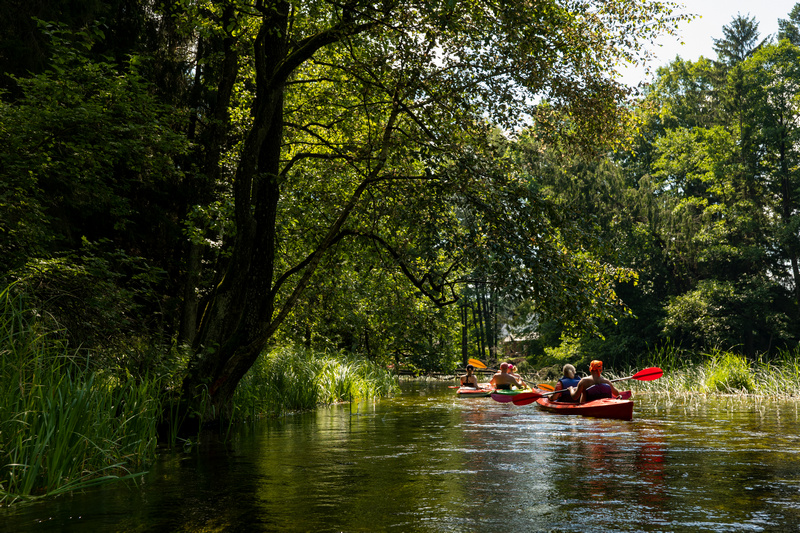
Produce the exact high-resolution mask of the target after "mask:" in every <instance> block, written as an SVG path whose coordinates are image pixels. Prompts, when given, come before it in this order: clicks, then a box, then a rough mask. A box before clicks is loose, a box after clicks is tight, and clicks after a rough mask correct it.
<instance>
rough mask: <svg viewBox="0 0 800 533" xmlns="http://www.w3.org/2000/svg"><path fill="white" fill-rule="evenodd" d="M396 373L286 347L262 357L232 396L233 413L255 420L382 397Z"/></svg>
mask: <svg viewBox="0 0 800 533" xmlns="http://www.w3.org/2000/svg"><path fill="white" fill-rule="evenodd" d="M397 387H398V383H397V377H396V376H394V375H393V374H391V373H390V372H387V371H386V369H385V368H382V367H380V366H379V365H377V364H375V363H373V362H371V361H368V360H366V359H364V358H361V357H355V356H351V355H348V354H346V353H336V352H327V353H320V352H313V351H311V350H306V349H303V348H296V347H288V348H281V349H277V350H274V351H273V352H271V353H270V354H267V355H263V356H262V357H261V358H259V360H258V361H257V362H256V364H255V365H254V366H253V367H252V368H251V369H250V371H249V372H248V373H247V375H246V376H245V377H244V378H243V379H242V381H241V382H240V384H239V387H238V388H237V389H236V394H235V396H234V404H235V416H236V418H237V419H239V420H256V419H258V418H262V417H271V416H279V415H281V414H284V413H286V412H289V411H297V410H305V409H313V408H314V407H316V406H318V405H321V404H332V403H336V402H341V401H345V400H350V399H356V398H359V399H367V398H379V397H381V396H387V395H389V394H391V393H392V392H394V391H395V390H397Z"/></svg>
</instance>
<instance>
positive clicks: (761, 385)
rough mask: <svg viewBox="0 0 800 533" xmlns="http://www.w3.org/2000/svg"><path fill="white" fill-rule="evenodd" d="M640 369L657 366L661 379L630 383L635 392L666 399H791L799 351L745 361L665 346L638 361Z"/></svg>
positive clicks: (797, 383)
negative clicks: (702, 396) (694, 396)
mask: <svg viewBox="0 0 800 533" xmlns="http://www.w3.org/2000/svg"><path fill="white" fill-rule="evenodd" d="M642 361H648V362H649V363H641V364H640V366H659V367H661V368H662V369H663V370H664V376H663V377H662V378H661V379H659V380H656V381H647V382H633V383H631V388H633V389H634V390H636V391H642V392H643V391H649V392H655V393H659V394H668V395H676V394H678V395H681V394H682V395H686V394H696V393H704V394H717V395H719V394H722V395H739V396H741V395H748V396H751V397H755V398H758V397H762V396H770V397H778V398H791V397H796V396H798V395H800V347H799V348H795V349H793V350H783V351H779V352H777V354H776V355H774V356H771V357H766V356H763V355H762V356H758V357H756V358H755V359H749V358H747V357H745V356H743V355H741V354H738V353H735V352H732V351H726V350H720V349H714V350H710V351H708V352H702V353H696V354H691V353H688V352H685V351H683V350H680V349H678V348H676V347H674V346H670V345H666V346H665V347H661V348H659V349H657V350H653V351H652V352H651V353H649V354H647V355H646V356H645V357H643V358H642Z"/></svg>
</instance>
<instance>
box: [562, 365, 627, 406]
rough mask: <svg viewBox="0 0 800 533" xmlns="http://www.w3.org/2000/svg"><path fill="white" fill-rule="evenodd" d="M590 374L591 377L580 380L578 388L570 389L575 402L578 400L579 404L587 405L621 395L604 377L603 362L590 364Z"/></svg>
mask: <svg viewBox="0 0 800 533" xmlns="http://www.w3.org/2000/svg"><path fill="white" fill-rule="evenodd" d="M589 372H591V375H590V376H586V377H585V378H583V379H582V380H580V382H579V383H578V386H577V387H570V388H569V391H570V394H571V395H572V399H573V400H577V401H578V403H586V402H591V401H593V400H599V399H602V398H613V397H614V396H618V395H619V391H618V390H617V389H616V388H614V384H613V383H611V381H609V380H608V379H606V378H604V377H603V376H602V373H603V362H602V361H597V360H594V361H592V362H591V363H590V364H589Z"/></svg>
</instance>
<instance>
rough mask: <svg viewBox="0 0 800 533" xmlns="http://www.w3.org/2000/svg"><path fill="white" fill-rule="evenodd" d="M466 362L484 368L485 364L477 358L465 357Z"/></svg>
mask: <svg viewBox="0 0 800 533" xmlns="http://www.w3.org/2000/svg"><path fill="white" fill-rule="evenodd" d="M467 363H469V364H470V365H472V366H474V367H475V368H486V365H484V364H483V362H482V361H479V360H478V359H467Z"/></svg>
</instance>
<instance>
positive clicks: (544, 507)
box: [0, 383, 800, 532]
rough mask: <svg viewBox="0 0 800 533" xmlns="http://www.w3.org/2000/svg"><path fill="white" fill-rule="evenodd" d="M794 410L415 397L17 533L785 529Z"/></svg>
mask: <svg viewBox="0 0 800 533" xmlns="http://www.w3.org/2000/svg"><path fill="white" fill-rule="evenodd" d="M798 429H800V424H798V412H797V406H796V404H795V403H792V402H764V401H752V400H748V399H732V398H710V399H708V398H700V397H697V398H683V399H681V398H670V397H657V396H651V397H647V396H642V397H639V398H636V408H635V410H634V420H633V421H631V422H620V421H613V420H597V419H589V418H580V417H572V416H561V415H556V414H549V413H541V412H539V411H537V410H536V409H535V408H534V406H532V405H531V406H526V407H516V406H514V405H513V404H499V403H496V402H494V401H492V400H491V399H489V398H485V399H477V398H473V399H463V398H457V397H455V395H454V394H453V391H452V390H450V389H447V388H446V384H435V383H434V384H419V383H415V384H408V385H406V389H405V390H404V393H403V394H402V395H400V396H398V397H397V398H393V399H390V400H384V401H381V402H376V403H362V404H359V405H358V406H353V407H352V408H351V406H347V405H345V406H334V407H331V408H325V409H320V410H318V411H316V412H313V413H305V414H302V415H296V416H291V417H286V418H283V419H281V420H277V421H271V422H268V423H263V424H259V425H258V426H256V427H252V428H243V429H242V431H241V432H240V433H239V434H237V435H235V436H234V438H233V439H232V441H230V442H228V443H224V444H223V443H219V442H217V443H214V442H206V443H204V444H203V446H201V449H200V451H199V453H194V454H190V455H183V454H176V455H172V456H165V457H163V458H162V459H161V460H160V461H159V462H158V464H156V465H154V468H153V470H152V472H151V473H150V474H149V475H148V476H147V477H146V479H145V481H144V483H143V484H142V485H140V486H136V487H106V488H103V489H98V490H94V491H90V492H86V493H84V494H78V495H74V496H71V497H66V498H61V499H59V500H56V501H54V502H50V503H47V504H42V505H33V506H28V507H24V508H17V509H13V510H10V511H9V510H0V513H2V514H0V530H2V531H6V530H7V531H323V532H324V531H347V532H351V531H352V532H358V531H403V532H405V531H411V532H414V531H425V532H428V531H430V532H439V531H442V532H445V531H477V530H479V529H481V530H483V529H486V530H489V531H497V530H511V531H564V530H566V531H698V530H702V531H725V532H727V531H785V530H794V529H795V526H796V524H798V523H800V453H798V452H800V436H799V435H800V431H798Z"/></svg>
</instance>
